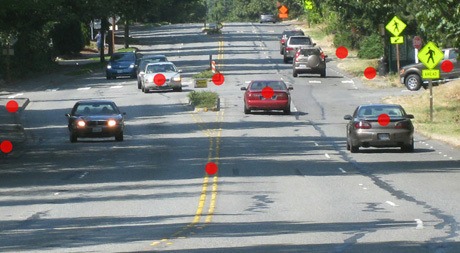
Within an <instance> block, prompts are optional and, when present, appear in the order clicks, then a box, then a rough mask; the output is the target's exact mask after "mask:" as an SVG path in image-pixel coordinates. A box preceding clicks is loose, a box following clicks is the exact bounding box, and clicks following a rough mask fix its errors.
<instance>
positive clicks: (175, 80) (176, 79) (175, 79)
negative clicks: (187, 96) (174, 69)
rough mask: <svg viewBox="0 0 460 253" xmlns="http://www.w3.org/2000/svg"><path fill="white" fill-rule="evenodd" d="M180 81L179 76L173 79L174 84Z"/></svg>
mask: <svg viewBox="0 0 460 253" xmlns="http://www.w3.org/2000/svg"><path fill="white" fill-rule="evenodd" d="M180 80H181V78H180V76H175V77H173V81H174V82H180Z"/></svg>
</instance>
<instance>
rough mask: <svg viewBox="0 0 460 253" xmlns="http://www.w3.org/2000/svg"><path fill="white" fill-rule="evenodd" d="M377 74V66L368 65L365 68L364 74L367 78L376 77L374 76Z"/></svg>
mask: <svg viewBox="0 0 460 253" xmlns="http://www.w3.org/2000/svg"><path fill="white" fill-rule="evenodd" d="M376 75H377V71H376V70H375V68H373V67H367V68H366V69H365V70H364V76H365V77H366V78H367V79H374V77H375V76H376Z"/></svg>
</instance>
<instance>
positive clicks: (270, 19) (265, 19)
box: [259, 14, 276, 24]
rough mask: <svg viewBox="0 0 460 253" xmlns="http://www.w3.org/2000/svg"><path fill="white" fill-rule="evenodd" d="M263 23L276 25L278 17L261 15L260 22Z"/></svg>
mask: <svg viewBox="0 0 460 253" xmlns="http://www.w3.org/2000/svg"><path fill="white" fill-rule="evenodd" d="M259 22H260V23H261V24H262V23H273V24H274V23H276V17H275V15H272V14H262V15H260V21H259Z"/></svg>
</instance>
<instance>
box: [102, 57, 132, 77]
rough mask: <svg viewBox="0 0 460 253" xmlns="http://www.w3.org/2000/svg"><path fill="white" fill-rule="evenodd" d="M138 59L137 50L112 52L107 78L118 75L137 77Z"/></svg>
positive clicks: (107, 68)
mask: <svg viewBox="0 0 460 253" xmlns="http://www.w3.org/2000/svg"><path fill="white" fill-rule="evenodd" d="M136 59H137V56H136V53H135V52H116V53H114V54H112V57H110V61H109V63H108V64H107V67H106V71H105V72H106V77H107V79H112V78H117V77H118V76H129V77H132V78H136V76H137V73H136Z"/></svg>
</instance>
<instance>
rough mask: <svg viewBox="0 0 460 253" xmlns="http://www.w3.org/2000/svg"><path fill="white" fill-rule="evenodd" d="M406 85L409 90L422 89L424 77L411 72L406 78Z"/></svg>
mask: <svg viewBox="0 0 460 253" xmlns="http://www.w3.org/2000/svg"><path fill="white" fill-rule="evenodd" d="M405 85H406V88H407V89H408V90H412V91H416V90H420V87H421V86H422V79H421V78H420V76H419V75H417V74H410V75H409V76H408V77H407V78H406V79H405Z"/></svg>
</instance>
